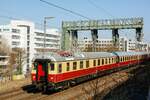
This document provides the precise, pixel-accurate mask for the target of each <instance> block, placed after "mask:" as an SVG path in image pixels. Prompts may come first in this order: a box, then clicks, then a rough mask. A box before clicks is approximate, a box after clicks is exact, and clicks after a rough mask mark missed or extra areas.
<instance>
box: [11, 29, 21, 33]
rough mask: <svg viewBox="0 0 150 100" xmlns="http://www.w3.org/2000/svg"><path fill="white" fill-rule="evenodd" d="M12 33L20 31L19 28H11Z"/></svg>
mask: <svg viewBox="0 0 150 100" xmlns="http://www.w3.org/2000/svg"><path fill="white" fill-rule="evenodd" d="M11 31H12V32H13V33H20V30H19V29H12V30H11Z"/></svg>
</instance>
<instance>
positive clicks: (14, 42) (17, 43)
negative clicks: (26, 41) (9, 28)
mask: <svg viewBox="0 0 150 100" xmlns="http://www.w3.org/2000/svg"><path fill="white" fill-rule="evenodd" d="M19 44H20V42H16V41H12V45H15V46H17V45H19Z"/></svg>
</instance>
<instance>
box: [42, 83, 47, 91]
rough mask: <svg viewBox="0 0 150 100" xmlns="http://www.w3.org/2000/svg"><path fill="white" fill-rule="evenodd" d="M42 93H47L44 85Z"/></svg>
mask: <svg viewBox="0 0 150 100" xmlns="http://www.w3.org/2000/svg"><path fill="white" fill-rule="evenodd" d="M43 92H44V93H47V86H45V85H44V86H43Z"/></svg>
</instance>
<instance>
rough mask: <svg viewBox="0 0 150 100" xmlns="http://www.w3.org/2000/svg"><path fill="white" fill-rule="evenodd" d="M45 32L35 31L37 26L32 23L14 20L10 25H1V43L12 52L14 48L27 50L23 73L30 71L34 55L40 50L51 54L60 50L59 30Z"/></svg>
mask: <svg viewBox="0 0 150 100" xmlns="http://www.w3.org/2000/svg"><path fill="white" fill-rule="evenodd" d="M45 41H46V44H45V48H44V32H43V31H42V30H38V29H35V24H34V23H33V22H30V21H23V20H12V21H11V22H10V24H8V25H0V43H1V44H3V43H5V44H6V45H8V46H9V48H10V51H12V50H13V49H14V48H22V49H23V50H25V53H24V56H25V60H24V66H23V73H26V72H27V71H29V70H30V67H31V64H32V59H33V57H34V55H35V54H36V53H37V52H39V51H40V50H42V49H43V50H44V49H47V50H48V51H49V52H51V51H54V50H56V49H60V33H59V31H58V30H57V29H47V33H46V35H45Z"/></svg>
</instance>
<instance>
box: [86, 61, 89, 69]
mask: <svg viewBox="0 0 150 100" xmlns="http://www.w3.org/2000/svg"><path fill="white" fill-rule="evenodd" d="M88 67H89V61H88V60H87V61H86V68H88Z"/></svg>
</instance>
